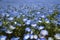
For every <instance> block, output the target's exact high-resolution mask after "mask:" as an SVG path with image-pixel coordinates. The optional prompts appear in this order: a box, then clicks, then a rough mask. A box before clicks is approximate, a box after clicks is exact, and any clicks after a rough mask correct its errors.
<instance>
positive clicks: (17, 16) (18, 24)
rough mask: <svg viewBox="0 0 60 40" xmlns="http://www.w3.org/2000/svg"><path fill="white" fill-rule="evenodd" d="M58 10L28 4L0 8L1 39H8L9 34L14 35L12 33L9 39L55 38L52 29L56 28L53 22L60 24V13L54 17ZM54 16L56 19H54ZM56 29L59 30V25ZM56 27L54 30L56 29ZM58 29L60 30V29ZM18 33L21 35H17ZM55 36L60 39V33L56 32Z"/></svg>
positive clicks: (56, 24)
mask: <svg viewBox="0 0 60 40" xmlns="http://www.w3.org/2000/svg"><path fill="white" fill-rule="evenodd" d="M56 10H57V9H46V8H40V9H34V7H32V8H31V7H27V6H26V7H24V6H23V7H22V8H19V9H17V8H15V7H12V6H8V7H7V8H0V33H1V34H0V40H6V39H8V37H9V36H8V35H10V36H12V34H13V35H14V36H12V37H11V38H10V39H8V40H47V39H48V40H54V39H53V38H52V37H51V36H50V34H51V32H50V31H51V30H50V29H51V28H53V29H54V26H53V27H52V25H53V24H54V25H55V26H59V25H60V18H59V17H60V14H58V15H56V16H54V17H53V14H54V12H55V11H56ZM55 13H58V12H55ZM50 16H51V17H52V18H51V17H50ZM53 18H55V19H54V20H53ZM50 23H52V25H51V24H50ZM19 28H20V29H19ZM58 28H59V27H58ZM55 29H56V30H57V27H56V28H55ZM55 29H54V31H56V30H55ZM15 30H17V31H15ZM22 30H23V31H22ZM49 30H50V31H49ZM58 30H59V32H60V29H58ZM52 31H53V30H52ZM54 31H53V32H54ZM21 32H22V33H21ZM23 32H24V34H23ZM14 33H15V34H14ZM17 33H18V34H17ZM20 33H21V34H22V35H21V36H20V35H19V34H20ZM7 34H8V35H7ZM16 34H17V35H19V36H16ZM47 36H48V38H47ZM21 37H22V38H21ZM54 37H55V38H56V39H60V33H56V34H54Z"/></svg>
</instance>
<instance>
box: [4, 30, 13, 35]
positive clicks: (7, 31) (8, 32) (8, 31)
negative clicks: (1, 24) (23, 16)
mask: <svg viewBox="0 0 60 40" xmlns="http://www.w3.org/2000/svg"><path fill="white" fill-rule="evenodd" d="M5 33H7V34H11V33H13V31H11V30H6V31H5Z"/></svg>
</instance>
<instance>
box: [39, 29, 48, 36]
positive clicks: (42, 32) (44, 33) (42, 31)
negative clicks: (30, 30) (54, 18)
mask: <svg viewBox="0 0 60 40" xmlns="http://www.w3.org/2000/svg"><path fill="white" fill-rule="evenodd" d="M40 35H43V36H46V35H48V31H47V30H41V32H40Z"/></svg>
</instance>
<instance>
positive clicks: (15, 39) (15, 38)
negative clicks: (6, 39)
mask: <svg viewBox="0 0 60 40" xmlns="http://www.w3.org/2000/svg"><path fill="white" fill-rule="evenodd" d="M19 39H20V38H19V37H13V38H11V40H19Z"/></svg>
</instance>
